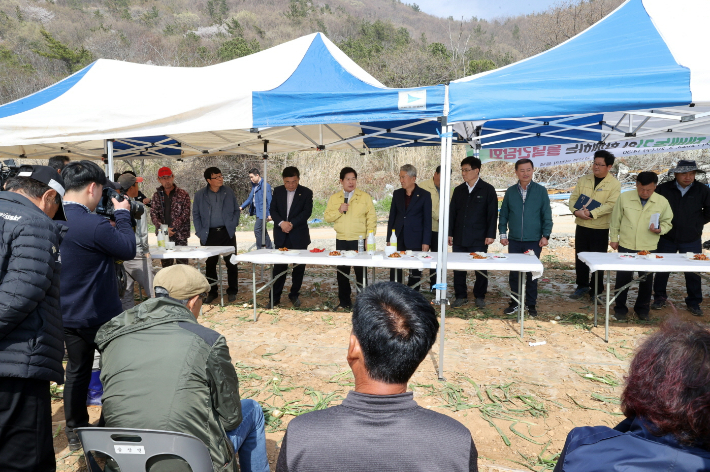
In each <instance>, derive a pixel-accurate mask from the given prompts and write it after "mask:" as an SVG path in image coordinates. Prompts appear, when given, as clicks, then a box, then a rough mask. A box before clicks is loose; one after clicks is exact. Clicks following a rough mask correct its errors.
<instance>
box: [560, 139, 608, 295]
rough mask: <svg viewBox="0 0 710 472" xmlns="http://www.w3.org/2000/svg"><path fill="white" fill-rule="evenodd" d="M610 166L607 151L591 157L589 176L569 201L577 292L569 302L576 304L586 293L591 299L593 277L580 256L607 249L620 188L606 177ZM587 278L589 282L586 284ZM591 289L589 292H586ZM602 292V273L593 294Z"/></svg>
mask: <svg viewBox="0 0 710 472" xmlns="http://www.w3.org/2000/svg"><path fill="white" fill-rule="evenodd" d="M613 165H614V155H613V154H612V153H610V152H609V151H597V152H596V153H594V164H593V165H592V173H591V174H588V175H585V176H583V177H582V178H580V179H579V180H578V181H577V186H576V187H575V188H574V190H573V191H572V195H571V196H570V198H569V210H570V211H571V212H572V213H573V214H574V216H576V219H575V223H576V224H577V228H576V229H575V232H574V263H575V271H576V272H577V290H575V291H574V293H573V294H572V295H570V298H571V299H573V300H578V299H580V298H582V297H583V296H584V294H585V293H589V295H590V297H593V296H594V287H593V286H592V284H593V281H594V274H590V273H589V267H588V266H587V264H585V263H584V262H582V261H580V260H579V257H578V256H577V255H578V254H579V253H580V252H606V250H607V247H608V245H609V221H610V220H611V212H612V211H613V210H614V205H615V204H616V200H617V199H618V198H619V195H620V194H621V184H620V183H619V181H618V180H616V178H615V177H614V176H613V175H611V174H610V173H609V171H610V170H611V167H612V166H613ZM590 276H591V279H592V282H591V283H590V280H589V279H590ZM590 287H591V288H590ZM603 291H604V273H603V272H602V273H600V274H599V278H598V279H597V287H596V293H598V294H599V293H602V292H603Z"/></svg>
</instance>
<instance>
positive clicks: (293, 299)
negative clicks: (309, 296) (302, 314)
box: [291, 297, 301, 308]
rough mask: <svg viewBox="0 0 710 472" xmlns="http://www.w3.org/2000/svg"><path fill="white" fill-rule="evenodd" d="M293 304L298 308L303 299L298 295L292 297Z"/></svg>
mask: <svg viewBox="0 0 710 472" xmlns="http://www.w3.org/2000/svg"><path fill="white" fill-rule="evenodd" d="M291 304H292V305H293V307H294V308H298V307H300V306H301V300H300V299H299V298H298V297H296V298H291Z"/></svg>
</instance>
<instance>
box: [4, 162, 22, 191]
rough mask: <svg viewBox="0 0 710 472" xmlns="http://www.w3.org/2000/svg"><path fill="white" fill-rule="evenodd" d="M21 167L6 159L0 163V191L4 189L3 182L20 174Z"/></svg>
mask: <svg viewBox="0 0 710 472" xmlns="http://www.w3.org/2000/svg"><path fill="white" fill-rule="evenodd" d="M20 169H21V166H18V165H17V164H15V159H7V160H5V161H2V162H1V163H0V189H3V190H4V189H5V182H7V181H8V180H9V179H11V178H13V177H15V176H17V174H19V173H20Z"/></svg>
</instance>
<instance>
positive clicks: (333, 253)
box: [328, 251, 343, 257]
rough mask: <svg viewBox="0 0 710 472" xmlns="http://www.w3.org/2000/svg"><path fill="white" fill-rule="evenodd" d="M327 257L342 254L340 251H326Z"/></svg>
mask: <svg viewBox="0 0 710 472" xmlns="http://www.w3.org/2000/svg"><path fill="white" fill-rule="evenodd" d="M328 257H343V255H342V254H341V253H340V251H330V252H329V253H328Z"/></svg>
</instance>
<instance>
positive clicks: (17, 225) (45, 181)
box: [0, 166, 86, 472]
mask: <svg viewBox="0 0 710 472" xmlns="http://www.w3.org/2000/svg"><path fill="white" fill-rule="evenodd" d="M5 188H6V189H7V190H8V191H7V192H0V223H1V226H0V237H1V238H2V248H3V250H2V252H1V253H0V267H2V269H0V470H2V471H3V472H20V471H22V472H47V471H50V472H52V471H54V470H55V469H56V465H55V462H54V447H53V446H52V409H51V404H52V399H51V397H50V393H49V383H50V382H57V383H58V384H61V383H62V382H63V381H64V369H63V368H62V356H63V355H64V345H63V336H62V314H61V311H60V310H59V268H60V263H59V244H60V243H61V241H62V237H63V233H64V231H65V230H66V228H64V227H63V226H59V225H58V224H56V223H55V222H54V221H52V217H53V216H54V214H55V213H56V211H57V209H58V208H59V207H60V206H61V204H62V200H61V198H62V195H63V194H64V181H63V180H62V178H61V176H59V175H57V172H56V171H55V170H54V169H52V168H51V167H48V166H27V167H25V166H23V169H22V170H21V172H20V174H19V175H18V176H17V177H13V178H11V179H9V180H8V181H7V183H6V185H5ZM84 399H85V400H86V396H84Z"/></svg>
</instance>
